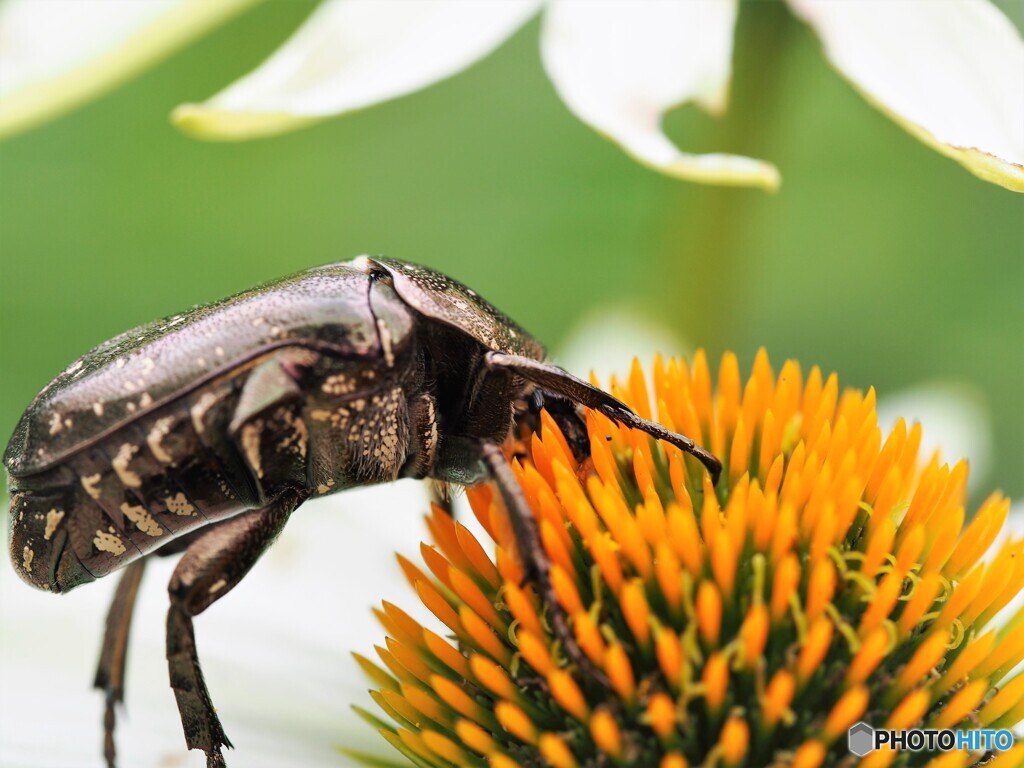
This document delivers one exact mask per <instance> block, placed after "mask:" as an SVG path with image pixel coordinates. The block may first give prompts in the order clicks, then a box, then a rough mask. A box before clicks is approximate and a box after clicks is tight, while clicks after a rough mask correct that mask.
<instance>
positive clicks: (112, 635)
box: [93, 559, 146, 768]
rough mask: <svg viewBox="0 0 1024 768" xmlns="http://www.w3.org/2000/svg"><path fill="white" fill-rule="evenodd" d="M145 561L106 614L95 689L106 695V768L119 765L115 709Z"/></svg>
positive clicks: (129, 572) (124, 581) (128, 574)
mask: <svg viewBox="0 0 1024 768" xmlns="http://www.w3.org/2000/svg"><path fill="white" fill-rule="evenodd" d="M145 564H146V561H145V560H144V559H140V560H136V561H135V562H133V563H131V564H130V565H128V566H127V567H126V568H125V569H124V571H122V573H121V579H120V581H118V583H117V589H116V590H115V592H114V599H113V600H112V601H111V603H110V609H109V611H108V612H107V620H106V626H105V628H104V632H103V646H102V648H101V650H100V660H99V663H98V664H97V666H96V678H95V680H94V681H93V687H94V688H97V689H99V690H101V691H103V693H104V701H105V706H104V711H103V757H104V758H105V759H106V761H107V768H114V766H115V765H116V764H117V749H116V746H115V744H114V727H115V725H116V723H117V716H116V713H115V708H116V706H117V705H118V704H121V703H122V702H123V701H124V670H125V662H126V660H127V658H128V634H129V630H130V629H131V623H132V613H133V612H134V610H135V598H136V596H137V595H138V593H139V584H141V583H142V572H143V570H144V568H145Z"/></svg>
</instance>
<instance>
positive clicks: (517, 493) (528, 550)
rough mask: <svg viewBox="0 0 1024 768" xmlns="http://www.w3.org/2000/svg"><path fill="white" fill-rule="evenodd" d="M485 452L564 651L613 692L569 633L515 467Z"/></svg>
mask: <svg viewBox="0 0 1024 768" xmlns="http://www.w3.org/2000/svg"><path fill="white" fill-rule="evenodd" d="M481 448H482V451H483V460H484V466H485V467H486V468H487V473H488V475H490V477H491V479H492V480H493V481H494V483H495V485H497V486H498V491H499V493H501V498H502V501H504V502H505V508H506V509H507V510H508V517H509V522H510V523H511V524H512V532H513V534H514V535H515V538H516V546H517V547H518V548H519V557H520V558H521V559H522V561H523V565H524V567H525V569H526V573H527V580H529V581H532V582H533V583H534V585H535V586H536V587H537V590H538V592H539V593H540V597H541V600H542V601H543V603H544V605H546V606H547V609H548V620H549V621H550V622H551V629H552V630H553V631H554V633H555V636H556V637H557V638H558V639H559V640H560V641H561V643H562V648H563V649H564V650H565V655H566V656H567V657H568V658H569V660H570V661H572V662H573V663H574V664H576V665H577V666H578V667H579V668H580V670H582V672H583V673H584V674H585V675H587V676H588V677H590V678H592V679H593V680H596V681H597V682H598V683H599V684H600V685H602V686H603V687H605V688H607V689H608V690H611V683H610V682H609V681H608V678H607V676H606V675H605V674H604V672H602V671H601V670H599V669H598V668H597V667H595V666H594V665H593V663H591V661H590V659H589V658H587V656H586V654H584V653H583V651H582V650H580V646H579V644H578V643H577V642H576V638H575V637H574V636H573V633H572V631H571V630H570V629H569V621H568V617H567V616H566V614H565V610H564V609H563V608H562V605H561V603H559V602H558V597H557V595H555V590H554V588H553V587H552V586H551V578H550V574H551V559H550V558H549V557H548V553H547V552H545V551H544V546H543V545H542V544H541V541H540V532H539V531H538V530H537V521H536V520H535V519H534V517H533V510H531V509H530V505H529V503H528V502H527V501H526V497H525V496H524V495H523V489H522V488H521V487H520V486H519V483H517V482H516V478H515V474H513V472H512V467H511V466H509V463H508V460H507V459H506V458H505V454H504V453H502V452H501V448H500V447H498V446H497V445H494V444H493V443H484V444H483V445H482V446H481Z"/></svg>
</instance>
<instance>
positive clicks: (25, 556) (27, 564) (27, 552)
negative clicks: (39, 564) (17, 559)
mask: <svg viewBox="0 0 1024 768" xmlns="http://www.w3.org/2000/svg"><path fill="white" fill-rule="evenodd" d="M35 556H36V553H35V552H33V551H32V547H30V546H29V545H28V544H26V545H25V549H23V550H22V552H21V567H22V568H24V569H25V573H32V560H33V558H35Z"/></svg>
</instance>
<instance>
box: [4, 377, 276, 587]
mask: <svg viewBox="0 0 1024 768" xmlns="http://www.w3.org/2000/svg"><path fill="white" fill-rule="evenodd" d="M237 399H238V398H237V393H236V389H235V386H234V385H233V384H232V383H231V382H221V383H216V382H215V383H211V384H210V385H207V386H206V387H203V388H202V389H200V390H197V391H196V392H194V393H192V394H191V395H190V396H189V397H186V398H182V400H180V401H178V402H177V403H175V404H173V405H171V406H168V407H166V408H162V409H159V410H157V411H154V412H153V413H151V414H149V415H147V416H146V417H145V418H143V419H140V420H138V421H136V422H133V423H131V424H129V425H126V426H125V427H123V428H122V429H120V430H118V431H116V432H115V433H113V434H111V435H110V436H108V437H107V438H105V439H103V440H101V441H99V442H97V443H95V444H94V445H92V446H89V447H88V448H86V449H85V450H82V451H79V452H78V453H76V454H73V455H72V456H70V457H68V459H66V460H65V461H64V462H62V463H60V464H58V465H57V466H54V467H52V468H50V469H48V470H46V471H44V472H40V473H37V474H34V475H29V476H26V477H20V478H19V477H14V478H12V488H11V492H12V503H11V541H10V547H11V560H12V562H13V563H14V565H15V568H16V570H17V571H18V573H19V575H20V576H21V577H22V578H23V579H24V580H25V581H27V582H28V583H30V584H32V585H33V586H36V587H39V588H41V589H47V590H52V591H56V592H65V591H67V590H69V589H71V588H73V587H75V586H78V585H79V584H83V583H85V582H88V581H92V580H93V579H96V578H100V577H101V576H104V575H106V574H107V573H110V572H111V571H113V570H115V569H117V568H119V567H121V566H123V565H125V564H127V563H129V562H131V561H132V560H134V559H136V558H138V557H141V556H143V555H146V554H148V553H149V552H152V551H153V550H154V549H157V548H158V547H160V546H162V545H163V544H166V543H167V542H168V541H169V540H171V539H173V538H176V537H178V536H181V535H183V534H185V533H187V532H189V531H191V530H193V529H195V528H197V527H199V526H202V525H206V524H208V523H212V522H216V521H218V520H221V519H224V518H226V517H229V516H231V515H233V514H236V513H238V512H240V511H242V510H243V509H246V508H249V507H251V506H254V505H255V504H257V503H258V502H259V493H258V491H257V489H256V488H255V486H254V484H253V480H252V477H251V473H250V469H249V468H248V467H247V466H246V465H245V463H244V460H243V459H242V457H241V456H240V455H239V452H238V449H237V447H236V446H235V444H234V442H233V441H232V440H231V438H230V437H229V436H228V430H227V424H228V422H229V421H230V419H231V414H232V413H233V412H234V408H235V404H236V403H237Z"/></svg>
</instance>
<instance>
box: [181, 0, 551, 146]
mask: <svg viewBox="0 0 1024 768" xmlns="http://www.w3.org/2000/svg"><path fill="white" fill-rule="evenodd" d="M539 3H540V0H488V2H486V3H479V2H465V1H464V0H462V1H460V0H329V1H328V2H325V3H324V4H322V5H321V6H320V7H318V8H317V9H316V11H315V12H314V13H313V14H312V15H311V16H310V17H309V19H308V20H307V21H306V23H305V24H304V25H303V26H302V27H301V28H300V29H299V31H298V32H296V33H295V35H294V36H292V38H291V39H290V40H288V41H287V42H286V43H285V44H284V45H283V46H281V48H279V49H278V50H277V51H276V52H275V53H274V54H273V56H271V57H270V58H269V59H267V61H265V62H264V63H263V64H262V65H260V66H259V68H257V69H256V70H254V71H253V72H251V73H250V74H248V75H246V76H245V77H243V78H242V79H241V80H238V81H237V82H235V83H233V84H232V85H230V86H229V87H228V88H226V89H225V90H223V91H221V92H220V93H218V94H217V95H215V96H213V97H212V98H211V99H209V100H207V101H205V102H203V103H201V104H184V105H182V106H180V107H178V108H177V109H176V110H175V111H174V115H173V119H174V121H175V122H176V123H177V125H178V126H179V127H180V128H181V129H182V130H184V131H187V132H188V133H191V134H193V135H195V136H199V137H202V138H207V139H245V138H252V137H255V136H266V135H269V134H274V133H279V132H282V131H286V130H290V129H292V128H296V127H298V126H300V125H305V124H308V123H310V122H313V121H315V120H318V119H322V118H325V117H329V116H331V115H340V114H342V113H345V112H351V111H352V110H356V109H363V108H365V107H369V106H371V105H373V104H377V103H380V102H382V101H387V100H388V99H393V98H395V97H397V96H403V95H405V94H407V93H410V92H412V91H416V90H419V89H420V88H425V87H426V86H428V85H430V84H432V83H435V82H437V81H438V80H442V79H444V78H446V77H449V76H451V75H454V74H455V73H456V72H459V71H461V70H463V69H465V68H466V67H468V66H469V65H471V64H473V63H474V62H475V61H477V60H478V59H481V58H483V57H484V56H486V55H487V54H488V53H490V52H491V51H492V50H494V49H495V48H497V47H498V46H499V45H500V44H501V43H502V42H504V41H505V40H506V39H508V37H509V36H511V35H512V33H513V32H515V31H516V30H517V29H518V28H519V27H520V26H522V25H523V24H524V23H525V22H526V20H527V19H528V18H529V17H530V16H531V15H533V13H535V12H536V10H537V8H538V7H539Z"/></svg>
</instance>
